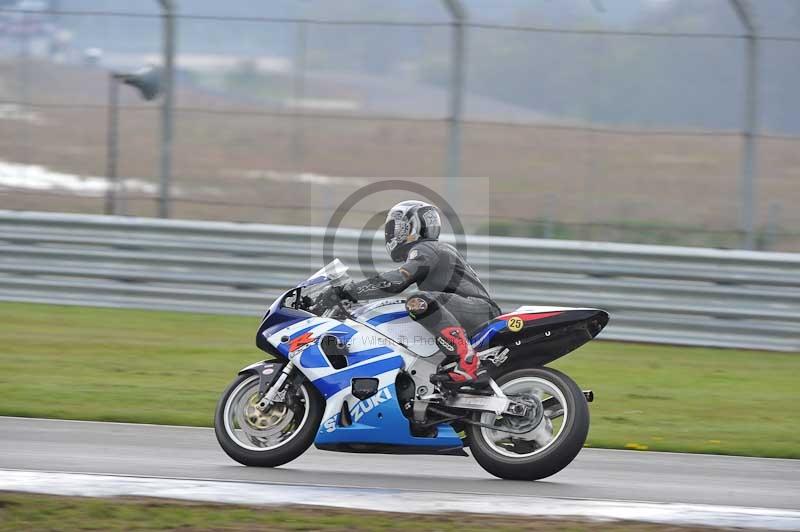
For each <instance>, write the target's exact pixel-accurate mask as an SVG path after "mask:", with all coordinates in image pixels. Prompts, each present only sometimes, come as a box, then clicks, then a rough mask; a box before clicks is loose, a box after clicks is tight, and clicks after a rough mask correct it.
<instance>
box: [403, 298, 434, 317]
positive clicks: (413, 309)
mask: <svg viewBox="0 0 800 532" xmlns="http://www.w3.org/2000/svg"><path fill="white" fill-rule="evenodd" d="M435 307H436V301H435V300H434V299H432V298H431V297H429V296H428V295H427V294H425V293H422V292H416V293H414V294H411V295H410V296H409V297H408V299H406V310H407V311H408V315H409V316H411V319H413V320H418V319H420V318H424V317H425V316H428V315H430V314H431V312H434V311H435V310H436V308H435Z"/></svg>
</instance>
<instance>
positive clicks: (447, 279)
mask: <svg viewBox="0 0 800 532" xmlns="http://www.w3.org/2000/svg"><path fill="white" fill-rule="evenodd" d="M415 283H416V285H417V288H418V290H417V291H415V292H413V293H410V294H409V295H408V297H407V299H406V309H407V310H408V312H409V315H410V316H411V317H412V318H413V319H414V320H416V321H418V322H419V323H420V324H421V325H422V326H424V327H425V328H426V329H427V330H428V331H430V332H431V333H433V334H434V335H439V334H441V331H443V330H445V329H447V328H449V327H461V328H463V329H464V330H465V331H466V332H467V333H469V332H471V331H472V330H474V329H475V328H476V327H478V326H479V325H481V324H482V323H483V322H485V321H487V320H490V319H492V318H494V317H496V316H498V315H499V314H500V308H499V307H498V306H497V304H496V303H495V302H494V301H493V300H492V298H491V297H489V294H488V292H487V291H486V288H484V286H483V284H482V283H481V281H480V279H479V278H478V275H477V274H476V273H475V270H473V269H472V267H471V266H470V265H469V264H467V262H466V261H465V260H464V257H462V256H461V253H459V252H458V250H457V249H456V248H455V247H453V246H452V245H450V244H447V243H444V242H439V241H437V240H420V241H418V242H415V243H413V244H411V245H409V249H408V254H407V255H406V261H405V262H404V263H403V265H402V266H400V267H399V268H397V269H396V270H390V271H388V272H385V273H382V274H380V275H377V276H375V277H372V278H370V279H366V280H364V281H361V282H359V283H355V284H353V285H351V286H350V287H348V289H347V291H348V292H350V294H351V295H353V296H355V298H357V299H377V298H383V297H391V295H392V294H397V293H399V292H402V291H403V290H405V289H406V288H408V287H409V286H411V285H412V284H415Z"/></svg>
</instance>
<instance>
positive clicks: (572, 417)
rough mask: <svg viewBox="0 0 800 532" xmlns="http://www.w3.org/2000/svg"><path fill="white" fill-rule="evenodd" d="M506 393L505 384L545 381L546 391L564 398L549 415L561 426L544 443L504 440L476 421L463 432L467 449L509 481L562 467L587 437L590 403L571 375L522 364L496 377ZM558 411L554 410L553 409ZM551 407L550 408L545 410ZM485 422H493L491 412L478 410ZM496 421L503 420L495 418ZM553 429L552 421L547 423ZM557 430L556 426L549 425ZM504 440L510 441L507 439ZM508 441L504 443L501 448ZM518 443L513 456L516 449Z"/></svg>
mask: <svg viewBox="0 0 800 532" xmlns="http://www.w3.org/2000/svg"><path fill="white" fill-rule="evenodd" d="M495 381H496V382H497V384H498V385H499V386H500V388H502V389H503V391H504V392H505V393H508V394H510V393H511V392H509V391H507V390H506V388H508V389H509V390H512V391H513V389H514V388H515V387H516V388H520V387H524V386H525V385H526V383H530V385H531V386H534V385H537V383H548V384H547V385H545V384H541V386H543V387H544V388H547V387H548V386H549V388H550V390H551V392H549V393H548V395H551V396H552V397H555V398H556V400H557V401H558V402H559V403H560V402H561V401H562V400H563V403H564V405H563V410H562V411H563V414H562V415H561V416H558V415H557V414H555V410H553V411H552V412H553V413H554V415H553V417H552V419H554V420H556V422H559V420H560V423H561V424H560V427H559V429H558V431H557V433H555V434H553V435H552V436H553V437H552V439H551V440H549V441H548V442H547V443H545V444H543V445H539V443H538V442H535V441H534V442H531V441H523V440H519V439H518V440H516V442H517V443H513V441H514V440H512V439H511V438H505V439H504V440H503V443H502V445H501V444H498V441H497V440H493V439H492V436H493V435H494V436H497V435H498V434H499V433H498V432H497V431H492V430H490V429H486V428H483V427H479V426H475V425H467V427H466V432H467V438H468V439H469V446H470V450H471V451H472V456H474V457H475V460H476V461H477V462H478V463H479V464H480V465H481V467H483V468H484V469H485V470H486V471H488V472H489V473H491V474H492V475H494V476H496V477H500V478H504V479H509V480H539V479H542V478H545V477H549V476H551V475H554V474H556V473H558V472H559V471H561V470H562V469H564V468H565V467H566V466H567V465H569V464H570V462H572V460H574V459H575V457H576V456H577V455H578V453H579V452H580V450H581V448H582V447H583V444H584V443H585V442H586V436H587V435H588V433H589V406H588V404H587V402H586V398H585V397H584V395H583V392H582V391H581V389H580V388H579V387H578V385H577V384H575V381H573V380H572V379H570V378H569V377H568V376H566V375H565V374H563V373H561V372H560V371H557V370H554V369H551V368H525V369H518V370H514V371H511V372H509V373H506V374H503V375H500V376H499V377H498V378H496V379H495ZM556 410H557V409H556ZM548 411H550V410H548ZM476 416H477V418H476V419H481V421H482V422H483V423H487V422H489V423H491V422H493V420H492V418H494V417H495V416H494V414H482V415H476ZM548 419H550V418H549V417H548V416H547V415H546V416H545V418H544V419H543V420H542V422H541V423H540V424H539V426H537V428H536V430H537V431H539V430H545V429H546V428H547V423H548ZM497 420H498V421H494V422H496V423H501V421H502V420H501V418H497ZM549 426H550V428H551V430H552V429H554V427H555V425H554V424H553V423H552V421H551V422H550V425H549ZM552 432H555V430H552ZM506 441H508V442H509V443H507V444H506ZM505 445H507V447H505ZM519 447H522V449H521V450H520V451H519V455H517V452H518V448H519Z"/></svg>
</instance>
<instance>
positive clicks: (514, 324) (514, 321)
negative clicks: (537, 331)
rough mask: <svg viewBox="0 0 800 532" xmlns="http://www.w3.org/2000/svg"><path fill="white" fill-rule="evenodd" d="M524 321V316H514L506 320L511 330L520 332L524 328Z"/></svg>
mask: <svg viewBox="0 0 800 532" xmlns="http://www.w3.org/2000/svg"><path fill="white" fill-rule="evenodd" d="M523 323H524V322H523V321H522V318H518V317H516V316H514V317H513V318H509V320H508V321H507V322H506V326H508V330H509V331H512V332H519V331H521V330H522V325H523Z"/></svg>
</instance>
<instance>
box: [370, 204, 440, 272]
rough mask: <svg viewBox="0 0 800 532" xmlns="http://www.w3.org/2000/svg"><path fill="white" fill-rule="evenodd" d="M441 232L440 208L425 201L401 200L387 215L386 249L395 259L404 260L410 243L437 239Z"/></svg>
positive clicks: (385, 230)
mask: <svg viewBox="0 0 800 532" xmlns="http://www.w3.org/2000/svg"><path fill="white" fill-rule="evenodd" d="M441 232H442V218H441V216H439V209H437V208H436V207H434V206H433V205H431V204H429V203H425V202H424V201H416V200H408V201H401V202H400V203H398V204H397V205H395V206H394V207H392V208H391V209H389V214H388V215H387V216H386V224H385V225H384V235H385V238H386V251H388V252H389V256H390V257H392V260H393V261H395V262H402V261H403V260H405V256H406V251H407V249H408V247H409V244H411V243H413V242H416V241H418V240H422V239H430V240H437V239H438V238H439V233H441Z"/></svg>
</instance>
